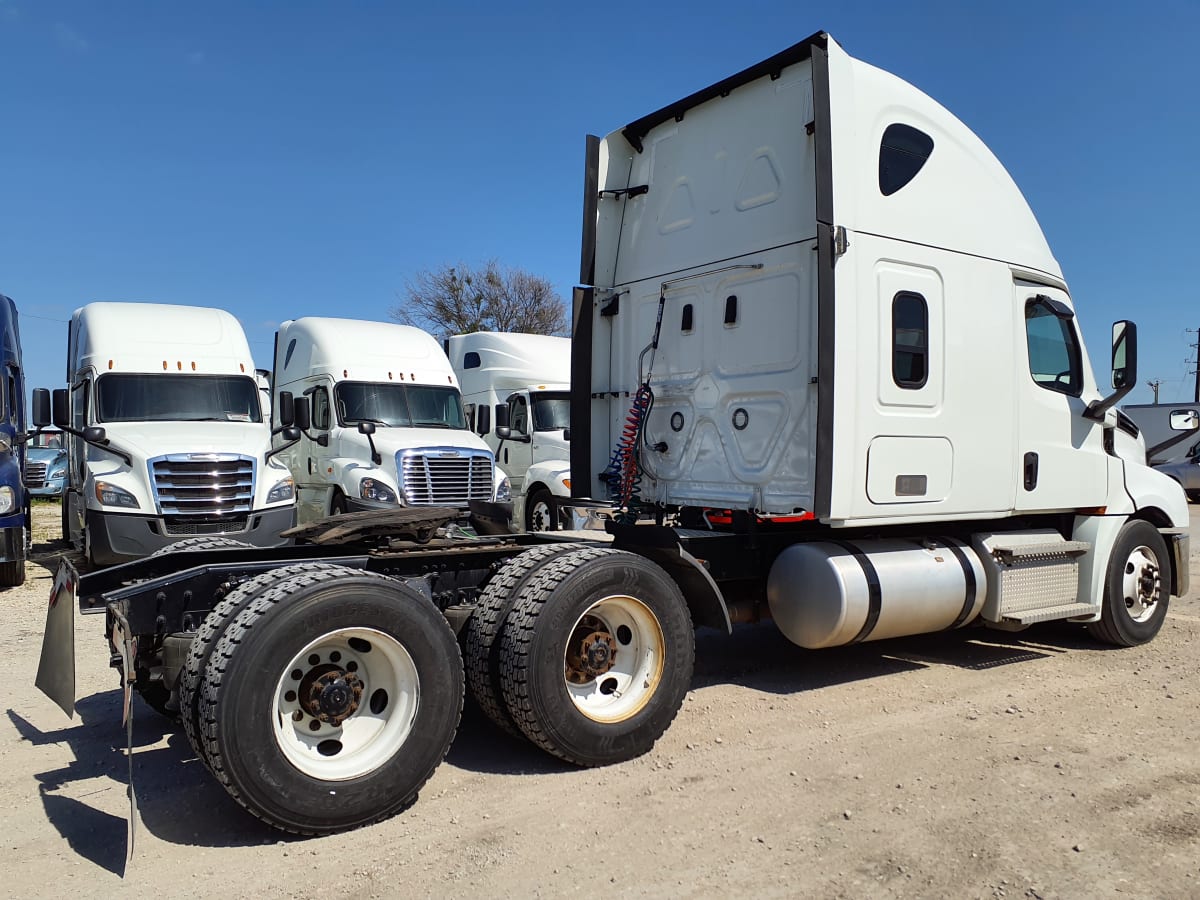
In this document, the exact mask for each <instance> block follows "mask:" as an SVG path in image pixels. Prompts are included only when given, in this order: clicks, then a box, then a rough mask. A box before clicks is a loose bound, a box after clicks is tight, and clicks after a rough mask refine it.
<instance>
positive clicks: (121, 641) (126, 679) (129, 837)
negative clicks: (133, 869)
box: [108, 604, 138, 863]
mask: <svg viewBox="0 0 1200 900" xmlns="http://www.w3.org/2000/svg"><path fill="white" fill-rule="evenodd" d="M108 612H109V615H110V616H111V617H112V638H111V639H110V640H111V642H112V646H113V649H114V650H115V651H116V652H117V653H119V654H120V656H121V673H122V678H121V682H122V684H121V716H122V718H121V724H123V725H124V726H125V759H126V761H127V762H128V764H129V787H128V791H129V818H128V820H127V821H126V825H125V861H126V862H127V863H128V862H129V861H130V860H131V859H133V840H134V837H135V835H136V833H137V821H138V808H137V794H136V793H134V790H133V679H134V678H135V677H136V673H135V670H134V667H133V660H134V658H135V657H136V655H137V639H136V638H135V637H134V636H133V635H132V634H130V632H129V622H128V621H127V620H126V619H125V616H124V615H122V614H121V611H120V609H119V608H118V607H117V605H116V604H110V605H109V607H108Z"/></svg>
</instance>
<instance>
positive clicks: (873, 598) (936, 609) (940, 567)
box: [767, 538, 987, 650]
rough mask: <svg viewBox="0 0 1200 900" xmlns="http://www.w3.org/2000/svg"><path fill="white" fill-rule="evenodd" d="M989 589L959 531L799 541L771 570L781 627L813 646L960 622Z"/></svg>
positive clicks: (771, 596)
mask: <svg viewBox="0 0 1200 900" xmlns="http://www.w3.org/2000/svg"><path fill="white" fill-rule="evenodd" d="M986 596H987V580H986V574H985V572H984V569H983V566H982V564H981V563H980V561H979V557H978V555H977V554H976V553H975V551H974V550H972V549H971V547H970V545H968V544H964V543H962V542H961V541H958V540H954V539H952V538H913V539H911V540H901V539H890V538H889V539H884V540H867V541H836V542H835V541H818V542H813V543H804V544H794V545H792V546H791V547H788V548H787V549H786V550H784V551H783V552H782V553H780V554H779V556H778V557H777V558H776V559H775V562H774V564H773V565H772V566H771V572H770V574H769V575H768V577H767V599H768V601H769V603H770V606H771V615H772V617H773V618H774V620H775V623H776V624H777V625H778V626H779V630H780V631H782V632H783V633H784V635H785V636H786V637H787V638H788V640H790V641H792V642H793V643H796V644H799V645H800V646H801V647H807V648H808V649H810V650H816V649H819V648H821V647H836V646H839V645H841V644H854V643H858V642H860V641H876V640H881V639H883V638H890V637H901V636H903V635H910V634H925V633H927V632H932V631H942V630H945V629H949V628H958V627H960V626H962V625H965V624H967V623H968V622H970V621H971V620H973V619H974V618H975V617H976V616H977V615H979V611H980V609H982V607H983V601H984V598H985V597H986Z"/></svg>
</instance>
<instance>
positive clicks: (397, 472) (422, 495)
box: [274, 317, 511, 522]
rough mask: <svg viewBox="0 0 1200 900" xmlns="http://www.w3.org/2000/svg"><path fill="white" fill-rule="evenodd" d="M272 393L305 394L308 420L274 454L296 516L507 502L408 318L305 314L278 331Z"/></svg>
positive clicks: (431, 351) (503, 486)
mask: <svg viewBox="0 0 1200 900" xmlns="http://www.w3.org/2000/svg"><path fill="white" fill-rule="evenodd" d="M274 390H275V392H276V393H277V394H278V393H279V392H280V391H289V392H291V393H292V394H293V395H294V396H296V397H304V398H307V400H308V410H309V419H310V422H309V423H306V424H307V425H308V427H306V428H305V429H304V436H303V437H302V438H301V439H300V442H299V443H298V444H295V445H294V446H291V447H289V448H287V449H284V450H282V451H281V452H280V458H281V459H282V460H284V461H285V462H286V463H287V464H288V466H289V467H290V468H291V471H292V474H293V475H294V476H295V479H296V487H297V490H298V492H299V499H298V509H299V519H300V521H301V522H312V521H315V520H318V519H321V518H324V517H325V516H329V515H338V514H341V513H346V512H362V511H366V510H387V509H393V508H395V507H396V506H397V504H399V505H402V506H442V507H454V508H457V509H460V510H462V511H463V512H464V513H465V512H466V510H467V508H468V505H469V503H470V502H471V501H472V500H475V501H485V502H487V501H497V502H507V501H509V500H510V499H511V498H510V496H509V485H508V479H507V478H506V476H505V474H504V472H503V471H502V470H501V469H499V468H497V467H496V465H495V457H494V455H493V453H492V451H491V449H490V448H489V447H488V446H487V444H485V443H484V442H483V441H482V440H481V439H480V438H479V436H478V435H476V434H473V433H472V432H471V431H470V429H468V428H467V421H466V417H465V415H464V413H463V403H462V394H461V393H460V392H459V388H458V380H457V379H456V378H455V375H454V370H453V369H452V368H451V367H450V364H449V362H448V361H447V359H446V356H445V354H444V353H443V352H442V349H441V347H439V346H438V343H437V341H435V340H434V339H433V338H432V337H431V336H430V335H428V334H426V333H425V332H424V331H421V330H420V329H419V328H413V327H411V326H408V325H394V324H387V323H384V322H367V321H361V320H357V319H333V318H320V317H306V318H302V319H295V320H293V321H289V322H284V323H283V325H281V326H280V329H279V333H278V334H277V335H276V336H275V370H274Z"/></svg>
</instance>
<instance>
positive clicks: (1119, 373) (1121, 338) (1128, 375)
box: [1112, 320, 1137, 390]
mask: <svg viewBox="0 0 1200 900" xmlns="http://www.w3.org/2000/svg"><path fill="white" fill-rule="evenodd" d="M1135 384H1137V326H1136V325H1134V324H1133V323H1132V322H1130V321H1127V320H1122V321H1120V322H1113V329H1112V386H1113V388H1114V389H1115V390H1120V389H1122V388H1125V387H1132V386H1133V385H1135Z"/></svg>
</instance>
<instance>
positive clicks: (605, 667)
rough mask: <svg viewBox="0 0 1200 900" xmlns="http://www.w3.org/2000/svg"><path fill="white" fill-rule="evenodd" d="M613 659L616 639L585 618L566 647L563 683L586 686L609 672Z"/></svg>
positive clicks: (590, 619) (602, 626) (587, 617)
mask: <svg viewBox="0 0 1200 900" xmlns="http://www.w3.org/2000/svg"><path fill="white" fill-rule="evenodd" d="M616 659H617V648H616V640H615V639H614V638H613V636H612V634H611V633H610V632H609V630H608V628H607V626H605V624H604V623H603V622H601V621H600V620H599V619H596V618H595V617H593V616H585V617H584V620H583V621H582V622H580V623H579V627H578V628H576V629H575V634H574V635H572V640H571V642H570V644H569V645H568V648H567V673H566V674H567V681H569V682H571V683H572V684H586V683H587V682H589V681H592V680H593V679H596V678H599V677H600V676H601V675H604V674H605V673H606V672H608V671H610V670H611V669H612V667H613V665H614V664H615V663H616Z"/></svg>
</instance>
